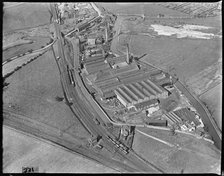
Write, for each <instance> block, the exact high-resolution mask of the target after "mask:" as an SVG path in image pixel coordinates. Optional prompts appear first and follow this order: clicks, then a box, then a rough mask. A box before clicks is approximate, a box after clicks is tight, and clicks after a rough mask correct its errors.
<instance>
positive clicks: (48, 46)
mask: <svg viewBox="0 0 224 176" xmlns="http://www.w3.org/2000/svg"><path fill="white" fill-rule="evenodd" d="M54 43H55V40H53V41H52V42H51V43H50V44H48V45H46V46H45V47H44V48H40V49H37V50H34V51H32V52H31V53H29V52H27V53H25V55H23V56H15V57H12V58H9V59H7V60H6V61H5V62H3V63H2V65H5V64H7V63H9V62H11V61H13V60H15V59H19V58H20V57H24V56H27V55H29V54H35V53H39V52H42V51H45V50H46V49H49V48H50V47H51V46H52V45H53V44H54Z"/></svg>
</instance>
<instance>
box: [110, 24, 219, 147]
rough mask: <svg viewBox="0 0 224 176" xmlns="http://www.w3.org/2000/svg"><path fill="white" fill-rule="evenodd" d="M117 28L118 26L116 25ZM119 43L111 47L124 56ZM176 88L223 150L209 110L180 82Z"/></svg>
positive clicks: (114, 42) (176, 84)
mask: <svg viewBox="0 0 224 176" xmlns="http://www.w3.org/2000/svg"><path fill="white" fill-rule="evenodd" d="M121 22H122V20H121V21H119V23H118V25H117V27H118V28H119V26H120V25H119V24H121ZM115 27H116V25H115ZM117 33H118V29H116V34H117ZM118 43H119V39H118V38H116V39H115V40H113V42H112V45H111V46H112V47H111V48H112V51H116V52H117V53H118V54H121V55H123V54H124V53H122V51H120V48H117V46H118V45H119V44H118ZM138 62H139V63H140V64H145V65H150V66H152V67H155V68H157V69H159V70H162V71H163V72H164V73H166V71H165V70H163V69H161V68H159V67H158V66H155V65H151V64H149V63H146V62H142V61H138ZM175 86H176V87H177V88H178V89H179V90H180V91H181V92H182V93H183V94H184V95H185V96H186V97H187V98H188V100H189V101H190V103H191V104H192V106H193V107H195V108H196V110H197V111H198V113H199V114H200V116H201V119H202V121H203V123H204V124H205V125H206V126H207V127H208V132H209V134H210V135H211V136H212V138H213V140H214V143H215V146H216V147H217V148H218V149H221V141H222V134H221V131H220V130H219V128H218V126H217V125H216V123H215V121H214V119H213V118H212V117H211V114H210V113H209V111H208V109H207V108H206V107H205V106H204V105H203V103H202V102H201V101H200V100H199V99H198V98H197V97H196V96H194V95H192V94H191V93H190V92H189V91H188V90H187V89H186V88H185V86H184V85H183V84H182V83H181V82H180V81H179V80H178V81H176V83H175Z"/></svg>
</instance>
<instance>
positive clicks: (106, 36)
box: [105, 25, 108, 42]
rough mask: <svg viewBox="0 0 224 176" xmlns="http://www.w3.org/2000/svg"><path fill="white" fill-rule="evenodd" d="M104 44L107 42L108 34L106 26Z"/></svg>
mask: <svg viewBox="0 0 224 176" xmlns="http://www.w3.org/2000/svg"><path fill="white" fill-rule="evenodd" d="M105 38H106V39H105V42H107V40H108V34H107V25H106V27H105Z"/></svg>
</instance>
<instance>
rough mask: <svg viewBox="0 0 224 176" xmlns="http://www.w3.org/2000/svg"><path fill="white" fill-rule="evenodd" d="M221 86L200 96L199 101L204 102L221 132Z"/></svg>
mask: <svg viewBox="0 0 224 176" xmlns="http://www.w3.org/2000/svg"><path fill="white" fill-rule="evenodd" d="M221 97H222V84H219V85H217V86H215V87H214V88H212V89H210V90H209V91H207V92H205V93H204V94H202V95H201V96H200V99H201V100H202V101H203V102H205V104H206V105H207V107H208V109H209V111H210V112H211V114H212V117H213V118H214V119H215V121H216V123H217V125H218V127H219V128H220V130H221V131H222V105H221V104H222V102H221V101H222V98H221Z"/></svg>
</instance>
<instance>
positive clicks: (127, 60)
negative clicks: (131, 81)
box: [126, 44, 130, 64]
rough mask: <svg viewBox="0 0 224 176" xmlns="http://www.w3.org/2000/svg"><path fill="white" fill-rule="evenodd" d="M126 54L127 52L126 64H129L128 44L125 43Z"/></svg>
mask: <svg viewBox="0 0 224 176" xmlns="http://www.w3.org/2000/svg"><path fill="white" fill-rule="evenodd" d="M126 52H127V53H126V54H127V56H126V62H127V64H130V56H129V45H128V44H127V50H126Z"/></svg>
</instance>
